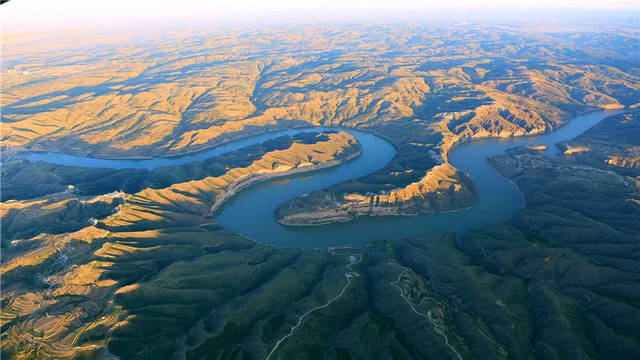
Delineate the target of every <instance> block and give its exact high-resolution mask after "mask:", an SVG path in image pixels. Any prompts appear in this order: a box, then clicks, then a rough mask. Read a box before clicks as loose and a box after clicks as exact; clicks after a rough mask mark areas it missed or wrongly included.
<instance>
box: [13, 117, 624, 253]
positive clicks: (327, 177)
mask: <svg viewBox="0 0 640 360" xmlns="http://www.w3.org/2000/svg"><path fill="white" fill-rule="evenodd" d="M616 113H619V111H599V112H593V113H589V114H585V115H580V116H577V117H576V118H574V119H573V120H571V121H570V122H569V123H568V124H566V125H564V126H563V127H561V128H559V129H558V130H556V131H553V132H550V133H547V134H543V135H539V136H531V137H517V138H508V139H497V138H492V139H484V140H477V141H472V142H469V143H465V144H462V145H460V146H458V147H457V148H455V149H454V150H453V151H452V153H451V154H450V155H449V160H450V161H451V163H452V164H453V165H454V166H455V167H457V168H458V169H460V170H462V171H464V172H466V173H468V174H469V175H470V176H471V178H472V179H473V181H474V182H475V183H476V185H477V186H478V189H479V192H480V199H479V201H478V203H477V204H476V205H475V206H473V207H471V208H469V209H465V210H460V211H455V212H449V213H440V214H428V215H420V216H410V217H400V216H384V217H362V218H359V219H356V220H355V221H352V222H349V223H340V224H330V225H324V226H318V227H288V226H283V225H280V224H278V223H277V222H276V221H275V220H274V218H273V213H274V211H275V209H276V208H277V207H278V206H280V205H281V204H283V203H284V202H285V201H287V200H289V199H292V198H294V197H296V196H298V195H300V194H304V193H309V192H311V191H315V190H320V189H323V188H326V187H328V186H331V185H334V184H337V183H340V182H343V181H346V180H349V179H353V178H357V177H360V176H363V175H366V174H368V173H371V172H373V171H376V170H378V169H380V168H382V167H383V166H384V165H386V164H387V163H388V162H389V161H390V160H391V159H392V158H393V156H394V155H395V153H396V152H395V149H394V148H393V146H392V145H391V144H389V143H388V142H387V141H386V140H383V139H381V138H379V137H377V136H375V135H373V134H371V133H367V132H362V131H358V130H353V129H343V128H302V129H291V130H286V131H279V132H274V133H268V134H263V135H258V136H253V137H250V138H245V139H242V140H238V141H234V142H230V143H227V144H224V145H220V146H217V147H215V148H212V149H209V150H206V151H203V152H200V153H196V154H191V155H186V156H181V157H175V158H154V159H145V160H109V159H95V158H89V157H79V156H70V155H62V154H55V153H42V152H29V153H24V154H23V155H22V156H21V157H22V158H25V159H28V160H31V161H39V160H41V161H46V162H51V163H56V164H61V165H72V166H85V167H110V168H148V169H152V168H156V167H161V166H172V165H180V164H184V163H188V162H191V161H199V160H204V159H206V158H209V157H212V156H216V155H220V154H223V153H226V152H229V151H233V150H237V149H240V148H242V147H245V146H248V145H251V144H255V143H260V142H264V141H265V140H267V139H271V138H275V137H278V136H282V135H293V134H296V133H300V132H305V131H323V130H327V129H334V130H338V129H339V130H344V131H347V132H349V133H350V134H351V135H353V136H354V137H356V138H357V139H358V141H360V143H361V144H362V148H363V154H362V155H361V156H360V157H358V158H356V159H354V160H352V161H350V162H348V163H345V164H342V165H339V166H337V167H334V168H330V169H324V170H320V171H316V172H313V173H307V174H297V175H292V176H288V177H284V178H278V179H273V180H269V181H266V182H263V183H259V184H256V185H254V186H251V187H249V188H247V189H245V190H243V191H242V192H240V193H239V194H237V195H235V196H234V197H233V198H231V199H230V200H229V201H228V202H226V203H225V204H224V205H223V206H222V207H221V208H220V209H218V212H217V215H216V220H217V221H218V222H219V223H220V224H221V225H222V226H224V227H225V228H227V229H229V230H233V231H236V232H238V233H240V234H243V235H245V236H247V237H249V238H252V239H255V240H257V241H260V242H262V243H266V244H273V245H278V246H295V247H303V248H326V247H329V246H336V245H355V246H360V245H362V244H364V243H365V242H369V241H374V240H382V239H393V238H398V237H402V236H410V235H418V234H434V233H446V232H453V233H456V234H461V233H463V232H465V231H468V230H472V229H477V228H480V227H484V226H488V225H493V224H498V223H501V222H505V221H508V220H509V219H510V218H511V217H512V216H513V215H514V214H515V213H516V212H518V211H519V210H520V209H521V208H522V207H523V205H524V200H523V195H522V193H521V192H520V191H519V190H518V188H517V187H516V186H515V185H514V184H513V183H512V182H511V181H509V180H508V179H506V178H504V177H502V176H501V175H500V174H498V173H497V172H496V171H495V170H494V169H493V168H491V167H490V166H489V165H488V163H487V162H486V158H487V157H491V156H496V155H500V154H503V153H504V152H505V150H507V149H510V148H513V147H517V146H523V145H546V146H547V147H548V150H547V151H546V155H547V156H557V151H558V150H557V147H556V146H555V144H556V143H558V142H561V141H566V140H571V139H573V138H575V137H576V136H578V135H580V134H581V133H583V132H584V131H585V130H587V129H589V128H590V127H592V126H593V125H595V124H597V123H598V122H600V121H601V120H602V119H604V118H605V117H608V116H611V115H614V114H616Z"/></svg>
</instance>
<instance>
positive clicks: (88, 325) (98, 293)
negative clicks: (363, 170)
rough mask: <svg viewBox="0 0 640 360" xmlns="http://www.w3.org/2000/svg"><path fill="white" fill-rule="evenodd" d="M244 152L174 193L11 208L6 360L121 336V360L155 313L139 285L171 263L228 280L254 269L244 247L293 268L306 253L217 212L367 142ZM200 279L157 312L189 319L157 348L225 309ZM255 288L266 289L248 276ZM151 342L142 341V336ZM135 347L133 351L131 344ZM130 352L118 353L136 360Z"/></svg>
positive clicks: (75, 351) (291, 143)
mask: <svg viewBox="0 0 640 360" xmlns="http://www.w3.org/2000/svg"><path fill="white" fill-rule="evenodd" d="M245 150H246V149H241V150H239V151H236V152H235V153H230V154H227V155H224V156H221V157H219V158H215V160H209V161H207V162H206V165H209V166H213V167H214V168H215V167H216V166H217V167H222V168H223V169H226V171H225V172H224V173H222V174H221V175H218V176H206V177H203V178H199V179H198V180H190V181H187V182H182V183H174V184H173V185H170V186H168V187H156V188H145V189H143V190H141V191H139V192H137V193H134V194H126V193H123V192H115V193H110V194H106V195H100V196H97V197H93V198H92V197H88V196H87V197H81V198H79V197H78V196H77V195H75V194H74V193H73V191H66V192H63V193H58V194H53V195H49V196H48V198H49V199H34V200H30V201H17V200H12V201H8V202H4V203H2V226H3V251H2V269H1V270H0V271H1V272H0V273H1V274H2V287H3V294H2V319H1V320H2V322H1V326H2V331H3V347H2V351H3V356H7V357H10V358H18V359H19V358H32V357H36V358H71V357H74V356H78V355H80V354H84V353H104V352H105V351H106V347H105V344H106V342H107V340H109V339H111V338H113V339H114V340H113V341H114V345H112V347H113V348H114V349H115V350H114V351H117V350H118V349H119V348H118V346H119V345H118V342H117V339H119V338H120V337H121V336H126V334H127V331H137V330H134V329H135V326H136V325H135V324H136V322H137V321H139V319H140V318H144V316H145V315H144V314H145V313H146V312H147V311H148V309H151V308H153V306H152V304H151V302H150V301H151V300H150V299H149V300H148V301H147V304H145V305H144V306H143V307H144V309H142V310H141V311H142V313H139V312H138V306H137V305H135V302H132V300H130V299H129V298H125V295H124V294H130V293H131V289H136V288H137V287H139V285H138V284H137V283H138V282H139V281H143V280H145V279H147V280H148V279H150V278H151V277H153V276H156V275H157V274H158V273H159V272H160V271H161V270H163V269H165V268H166V267H167V266H169V265H171V264H175V269H180V268H184V265H179V263H178V262H179V261H186V260H192V261H195V263H198V262H199V263H202V264H207V265H206V268H207V269H208V270H207V271H208V272H209V273H210V274H212V275H211V276H214V277H215V278H216V279H221V278H222V277H223V274H221V273H220V272H219V270H220V267H221V266H226V265H224V264H225V261H226V260H225V258H226V257H229V258H234V259H238V260H237V261H239V262H240V264H242V263H244V262H245V260H242V259H243V256H245V255H243V254H244V253H243V252H239V253H236V251H240V250H241V249H246V251H247V253H246V256H248V258H251V257H252V256H257V259H259V258H262V257H263V256H270V255H267V254H273V256H276V257H277V256H282V259H283V261H285V262H284V263H281V262H279V261H277V262H275V263H273V264H272V270H271V271H273V272H277V271H281V269H280V268H281V267H282V266H285V265H286V264H288V263H289V262H290V261H292V260H293V259H295V258H296V257H299V256H301V255H300V251H297V250H296V251H294V250H285V249H283V250H277V249H274V248H270V247H262V246H256V244H255V243H253V242H251V241H250V240H247V239H245V238H242V237H240V236H239V235H237V234H234V233H230V232H227V231H225V230H222V229H221V228H220V227H219V226H218V225H216V224H215V222H214V220H213V217H212V214H213V212H214V211H215V208H216V207H217V206H219V205H220V204H221V203H222V202H223V201H224V200H226V199H227V198H228V197H229V196H231V195H233V193H234V192H235V191H238V190H239V189H241V188H242V187H244V186H247V185H249V184H251V183H254V182H256V181H260V180H264V179H267V178H270V177H274V176H283V175H286V174H290V173H292V172H302V171H310V170H313V169H318V168H323V167H327V166H332V165H337V164H339V163H341V162H344V161H348V160H349V159H351V158H353V157H354V156H357V155H359V153H360V151H361V150H360V144H359V143H358V142H357V141H356V140H355V139H354V138H353V137H352V136H350V135H348V134H346V133H344V132H340V133H336V132H330V133H319V134H316V133H312V134H310V133H303V134H298V135H296V136H293V137H283V138H278V139H274V140H270V141H268V142H266V143H265V144H262V145H258V146H253V147H251V149H249V150H248V151H245ZM189 166H196V167H199V168H200V169H202V166H203V165H202V164H187V165H184V166H183V167H174V168H163V169H160V170H158V171H160V172H166V171H169V169H170V170H172V171H173V172H177V173H180V172H183V174H182V176H186V175H184V174H185V173H188V171H186V170H185V168H188V167H189ZM204 168H207V167H206V166H205V167H204ZM84 170H85V171H91V169H84ZM145 171H146V170H145ZM146 173H147V176H151V175H150V174H153V172H146ZM75 190H76V191H82V190H81V189H80V188H75ZM7 245H8V246H7ZM254 248H255V249H254ZM250 249H253V250H250ZM225 250H226V251H229V250H232V252H231V253H228V252H225ZM254 253H255V254H254ZM216 254H218V255H216ZM252 254H254V255H252ZM260 254H263V255H260ZM209 255H213V257H211V256H209ZM287 259H288V260H287ZM248 261H249V262H251V261H250V260H248ZM216 264H218V265H216ZM192 270H193V269H191V268H188V270H187V271H186V274H185V275H186V276H187V277H193V276H195V277H200V276H205V273H206V271H204V270H201V271H192ZM236 270H237V269H234V268H230V272H229V273H228V274H227V275H228V276H232V278H233V279H236V280H237V279H239V278H238V275H239V273H238V272H237V271H236ZM246 270H247V271H248V274H251V273H253V272H257V273H262V272H263V271H265V269H264V268H263V267H255V268H254V267H253V265H250V266H249V265H247V268H246ZM173 279H174V281H178V280H177V278H175V277H174V278H173ZM213 280H215V279H213ZM231 280H232V279H231V278H230V279H229V281H231ZM193 281H195V280H189V282H190V283H191V284H192V286H193V291H191V292H189V291H184V292H183V293H182V295H181V296H184V299H185V300H184V303H183V305H182V306H181V307H180V306H178V304H172V305H170V306H169V307H162V306H161V307H159V308H158V309H156V310H154V311H155V312H156V313H157V312H158V311H159V312H160V313H162V312H163V311H165V310H167V311H179V312H178V313H175V314H174V315H171V316H176V315H177V314H180V316H179V317H174V320H175V322H174V323H173V324H171V325H170V326H169V327H167V331H169V333H170V334H171V337H169V338H167V339H165V340H162V338H156V340H154V342H155V343H156V344H157V347H158V348H160V349H165V348H164V347H166V346H174V345H173V341H174V340H175V339H174V336H177V335H178V334H182V333H183V332H184V331H186V329H188V328H189V327H190V326H193V325H194V324H195V322H196V321H197V320H198V319H200V318H202V316H204V315H205V313H206V312H208V311H210V308H211V306H213V305H215V304H216V300H215V297H214V298H212V297H211V296H212V294H213V293H215V291H213V292H212V291H209V290H207V289H205V288H204V287H203V286H204V285H202V284H201V285H197V284H196V283H194V282H193ZM246 281H248V282H249V283H251V281H258V280H257V278H255V276H253V277H252V276H249V277H247V278H246ZM214 283H215V282H214ZM239 284H241V283H239ZM219 285H221V284H219ZM245 286H248V285H247V284H245ZM240 291H243V290H242V287H239V288H238V289H237V290H236V293H234V292H229V291H226V290H222V289H221V290H219V292H220V293H221V294H223V295H224V296H223V297H222V298H221V299H227V300H229V299H231V298H232V297H233V296H235V295H234V294H237V293H238V292H240ZM144 293H145V295H144V296H146V297H147V298H148V297H149V296H151V297H153V298H154V299H156V300H158V301H160V300H161V299H162V298H163V297H169V298H171V299H174V300H176V299H177V298H176V295H177V292H175V291H173V290H171V289H170V288H169V287H167V288H166V289H165V290H162V289H158V290H157V291H145V292H144ZM154 294H155V295H154ZM189 294H191V295H189ZM126 296H129V295H126ZM154 301H155V300H154ZM220 301H222V300H220ZM162 309H165V310H162ZM160 313H158V314H160ZM189 314H191V315H189ZM165 315H169V313H166V314H165ZM162 316H164V315H162ZM145 321H146V320H145ZM163 321H164V322H165V323H167V322H170V321H169V320H167V319H165V320H163ZM149 322H151V320H149ZM147 328H148V327H147ZM152 328H153V327H151V328H149V329H152ZM154 331H155V330H154ZM156 334H158V333H157V332H156ZM143 335H144V334H143V333H142V332H140V333H139V335H137V336H143ZM127 339H128V340H126V343H130V339H131V337H130V336H128V337H127ZM146 341H147V340H141V341H140V342H139V344H140V346H145V347H149V345H150V343H147V342H146ZM163 341H164V342H163ZM129 348H130V349H133V347H132V346H131V345H129ZM130 351H132V350H125V349H120V350H119V352H122V353H124V354H125V355H126V354H130ZM148 351H150V352H149V353H154V352H153V350H148ZM163 354H164V353H163Z"/></svg>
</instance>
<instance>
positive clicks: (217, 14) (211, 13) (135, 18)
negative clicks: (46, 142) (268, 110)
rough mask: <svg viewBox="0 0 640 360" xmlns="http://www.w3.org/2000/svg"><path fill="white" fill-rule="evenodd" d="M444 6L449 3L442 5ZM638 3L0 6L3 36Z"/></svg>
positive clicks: (262, 1) (406, 0)
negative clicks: (286, 15)
mask: <svg viewBox="0 0 640 360" xmlns="http://www.w3.org/2000/svg"><path fill="white" fill-rule="evenodd" d="M444 4H446V5H444ZM639 4H640V0H528V1H525V0H319V1H309V0H208V1H207V0H173V1H169V0H155V1H143V0H111V1H106V0H101V1H97V0H56V1H51V0H11V1H9V2H8V3H5V4H3V5H2V6H1V8H0V20H1V21H2V30H3V32H4V33H13V32H28V31H30V30H33V31H42V30H47V29H51V30H53V29H58V28H72V27H76V26H87V25H94V26H114V27H115V26H121V25H131V24H148V23H162V22H165V23H166V22H172V21H189V20H209V19H211V20H213V19H222V20H224V19H225V18H227V19H230V18H241V17H243V16H247V17H252V16H259V15H260V14H265V13H271V14H272V13H274V12H276V13H277V12H297V13H314V12H318V11H340V10H344V11H350V12H353V11H356V12H357V11H358V10H365V9H374V10H375V9H378V10H380V9H397V10H405V9H443V8H447V9H451V10H464V11H470V10H472V9H482V10H485V11H487V10H489V11H490V10H491V9H505V8H510V9H514V8H515V9H528V8H543V9H558V8H568V9H590V10H601V9H617V10H619V9H631V10H633V11H639V7H640V5H639Z"/></svg>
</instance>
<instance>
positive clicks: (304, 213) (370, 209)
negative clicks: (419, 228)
mask: <svg viewBox="0 0 640 360" xmlns="http://www.w3.org/2000/svg"><path fill="white" fill-rule="evenodd" d="M477 196H478V193H477V190H476V188H475V185H474V184H473V182H472V181H471V178H470V177H469V176H468V175H466V174H463V173H461V172H460V171H458V170H457V169H456V168H454V167H453V166H452V165H451V164H449V163H445V164H441V165H438V166H435V167H434V168H433V169H431V170H430V171H428V172H427V174H426V175H425V176H424V177H423V178H422V179H420V181H417V182H415V183H412V184H410V185H408V186H406V187H404V188H401V189H396V190H392V191H389V192H388V193H382V194H364V195H363V194H343V195H338V194H335V193H331V192H327V191H319V192H315V193H312V194H308V195H306V196H302V197H299V198H297V199H294V200H292V201H290V202H288V203H286V204H284V205H283V206H281V207H280V208H279V209H278V210H277V211H276V220H277V221H278V222H279V223H281V224H284V225H291V226H312V225H323V224H328V223H333V222H347V221H351V220H353V219H355V218H357V217H359V216H386V215H419V214H428V213H438V212H444V211H452V210H457V209H460V208H465V207H469V206H471V205H472V204H473V203H474V202H475V201H476V200H477Z"/></svg>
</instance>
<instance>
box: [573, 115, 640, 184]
mask: <svg viewBox="0 0 640 360" xmlns="http://www.w3.org/2000/svg"><path fill="white" fill-rule="evenodd" d="M562 148H563V150H564V154H565V155H567V156H571V157H572V158H577V159H580V161H583V162H591V163H593V164H595V165H596V166H602V165H603V164H608V165H609V166H611V167H612V168H614V169H617V170H618V171H620V170H624V169H626V172H628V173H629V174H636V175H638V174H640V109H638V108H635V109H632V110H630V111H628V112H626V113H623V114H620V115H617V116H612V117H610V118H607V119H605V121H603V122H601V123H599V124H598V125H596V126H594V127H593V128H591V129H589V130H588V131H587V132H585V133H584V134H582V135H581V136H579V137H578V138H577V139H575V140H574V141H569V142H566V143H563V144H562Z"/></svg>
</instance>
